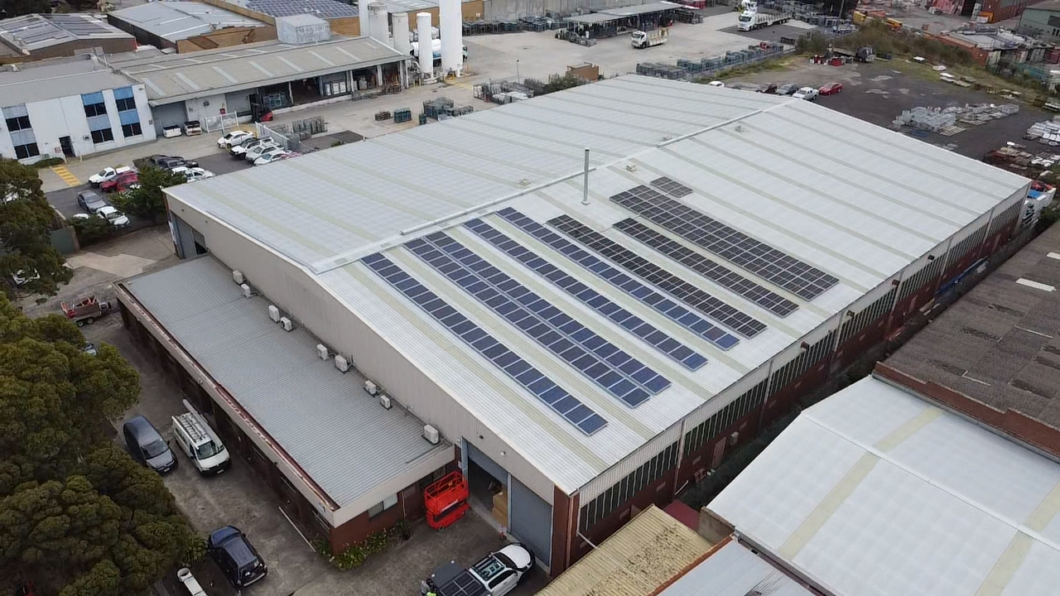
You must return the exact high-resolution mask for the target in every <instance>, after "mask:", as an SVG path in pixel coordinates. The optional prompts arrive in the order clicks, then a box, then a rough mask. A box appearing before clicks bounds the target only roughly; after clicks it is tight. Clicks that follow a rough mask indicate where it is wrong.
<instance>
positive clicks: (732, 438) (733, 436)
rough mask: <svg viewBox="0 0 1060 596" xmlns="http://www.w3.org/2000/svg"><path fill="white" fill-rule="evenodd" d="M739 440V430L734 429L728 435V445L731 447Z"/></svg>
mask: <svg viewBox="0 0 1060 596" xmlns="http://www.w3.org/2000/svg"><path fill="white" fill-rule="evenodd" d="M739 440H740V431H736V432H734V433H732V434H731V435H729V447H732V446H733V445H735V444H736V443H737V442H739Z"/></svg>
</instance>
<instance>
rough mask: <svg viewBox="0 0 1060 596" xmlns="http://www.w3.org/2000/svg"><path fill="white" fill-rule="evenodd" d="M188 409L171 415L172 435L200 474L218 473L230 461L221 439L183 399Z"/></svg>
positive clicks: (225, 468) (223, 469)
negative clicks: (177, 414)
mask: <svg viewBox="0 0 1060 596" xmlns="http://www.w3.org/2000/svg"><path fill="white" fill-rule="evenodd" d="M184 407H185V408H187V409H188V411H187V412H186V413H184V414H181V415H179V416H174V417H173V437H174V438H176V439H177V444H178V445H179V446H180V450H181V451H183V452H184V455H186V456H188V459H190V460H191V463H192V465H194V466H195V469H197V470H198V471H199V473H200V474H220V473H221V472H224V471H225V470H227V469H228V466H229V465H230V464H231V463H232V462H231V460H230V459H229V457H228V450H227V449H225V446H224V444H223V443H222V442H221V439H220V438H218V436H217V434H216V433H214V432H213V429H212V428H210V425H208V424H206V420H205V419H203V417H202V415H201V414H199V412H198V411H197V410H196V409H195V407H194V406H192V405H191V404H190V403H188V400H184Z"/></svg>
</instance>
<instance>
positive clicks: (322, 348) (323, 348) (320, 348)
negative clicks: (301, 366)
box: [317, 344, 329, 360]
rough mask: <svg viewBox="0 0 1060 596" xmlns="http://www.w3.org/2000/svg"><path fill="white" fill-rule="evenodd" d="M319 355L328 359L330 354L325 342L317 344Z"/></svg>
mask: <svg viewBox="0 0 1060 596" xmlns="http://www.w3.org/2000/svg"><path fill="white" fill-rule="evenodd" d="M317 356H319V357H320V359H321V360H327V359H328V356H329V354H328V347H327V346H325V345H324V344H317Z"/></svg>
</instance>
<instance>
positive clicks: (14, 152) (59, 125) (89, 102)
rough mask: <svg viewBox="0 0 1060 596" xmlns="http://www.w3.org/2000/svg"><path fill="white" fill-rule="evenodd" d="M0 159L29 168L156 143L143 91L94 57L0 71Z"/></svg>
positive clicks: (133, 82)
mask: <svg viewBox="0 0 1060 596" xmlns="http://www.w3.org/2000/svg"><path fill="white" fill-rule="evenodd" d="M0 108H2V111H3V115H4V124H3V130H2V131H0V156H3V157H7V158H11V159H18V160H19V161H22V162H23V163H33V162H35V161H37V160H39V159H44V158H49V157H67V158H70V157H81V156H85V155H90V154H92V153H98V152H100V151H109V150H112V149H117V148H119V147H125V146H127V145H132V144H136V143H144V142H147V141H153V140H154V139H155V127H154V122H153V120H152V118H151V108H150V107H149V106H148V104H147V95H146V94H145V92H144V86H143V85H142V84H140V83H139V82H137V81H134V80H133V79H131V78H129V77H126V76H124V75H121V74H118V73H115V72H113V71H111V70H110V69H109V68H107V67H106V66H105V65H103V64H102V63H100V62H99V61H98V59H97V58H96V57H95V56H92V55H85V56H83V59H74V60H71V61H64V62H60V63H55V64H33V63H29V64H21V65H11V66H7V67H5V70H2V71H0Z"/></svg>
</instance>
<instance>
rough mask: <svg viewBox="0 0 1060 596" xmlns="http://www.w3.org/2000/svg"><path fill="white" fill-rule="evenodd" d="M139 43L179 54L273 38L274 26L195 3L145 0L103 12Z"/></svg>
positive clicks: (109, 19)
mask: <svg viewBox="0 0 1060 596" xmlns="http://www.w3.org/2000/svg"><path fill="white" fill-rule="evenodd" d="M107 20H108V21H109V22H110V24H111V25H114V26H115V27H117V28H118V29H121V30H122V31H127V32H129V33H131V34H132V35H135V36H136V40H137V41H138V42H140V43H142V44H146V45H152V46H154V47H156V48H159V49H164V48H169V49H173V50H176V51H177V52H179V53H188V52H197V51H199V50H212V49H216V48H223V47H228V46H233V45H240V44H244V43H254V42H257V41H269V40H271V39H276V27H275V26H274V25H270V24H267V23H263V22H261V21H258V20H255V19H252V18H249V17H245V16H242V15H239V14H236V13H234V12H231V11H228V10H225V9H223V8H218V7H216V6H210V5H209V4H200V3H198V2H149V3H147V4H140V5H138V6H130V7H129V8H123V9H121V10H116V11H113V12H110V13H108V14H107Z"/></svg>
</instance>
